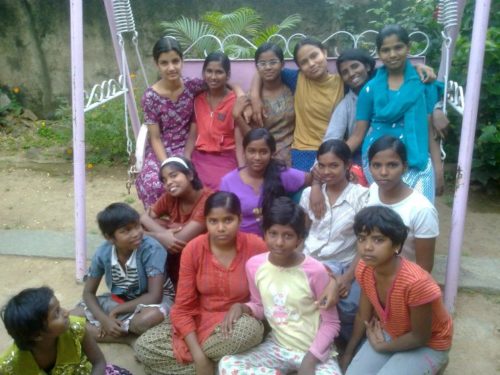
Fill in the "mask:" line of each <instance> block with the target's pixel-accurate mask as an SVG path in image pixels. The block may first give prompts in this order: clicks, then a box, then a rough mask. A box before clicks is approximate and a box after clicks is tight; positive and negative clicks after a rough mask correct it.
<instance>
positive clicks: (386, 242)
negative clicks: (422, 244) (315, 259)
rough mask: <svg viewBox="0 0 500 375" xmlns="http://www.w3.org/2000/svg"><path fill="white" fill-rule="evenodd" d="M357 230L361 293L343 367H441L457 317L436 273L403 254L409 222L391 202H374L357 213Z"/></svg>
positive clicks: (357, 370) (432, 370)
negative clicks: (449, 309)
mask: <svg viewBox="0 0 500 375" xmlns="http://www.w3.org/2000/svg"><path fill="white" fill-rule="evenodd" d="M354 232H355V233H356V236H357V238H358V243H357V248H358V253H359V255H360V257H361V260H360V261H359V263H358V266H357V268H356V280H358V281H359V284H360V285H361V299H360V302H359V310H358V314H357V315H356V321H355V323H354V332H353V334H352V337H351V340H350V341H349V344H348V345H347V348H346V351H345V353H344V355H343V356H342V358H341V365H342V367H343V369H344V370H345V368H346V367H347V366H348V365H349V363H350V365H349V367H348V369H347V373H346V375H375V374H379V375H382V374H409V375H424V374H436V373H438V371H439V370H440V369H442V368H443V367H444V366H446V363H447V362H448V351H449V349H450V346H451V338H452V333H453V332H452V331H453V323H452V320H451V317H450V315H449V314H448V312H447V311H446V308H445V306H444V304H443V301H442V299H441V290H440V289H439V286H438V285H437V284H436V282H435V281H434V280H433V278H432V276H431V275H429V273H427V272H425V271H424V270H423V269H422V268H420V267H419V266H418V265H416V264H415V263H412V262H410V261H408V260H406V259H405V258H402V257H400V256H399V254H400V253H401V249H402V247H403V243H404V242H405V238H406V234H407V228H406V225H405V224H404V223H403V221H402V220H401V218H400V217H399V215H398V214H397V213H395V212H394V211H393V210H391V209H390V208H388V207H383V206H373V207H366V208H364V209H363V210H362V211H361V212H359V213H358V214H357V215H356V218H355V220H354ZM365 332H366V336H367V338H368V340H367V341H365V343H364V344H363V345H362V347H361V349H360V350H359V352H358V353H357V354H356V356H355V357H354V359H352V358H353V356H354V350H355V348H356V346H357V345H358V344H359V343H360V341H361V339H362V338H363V336H364V334H365ZM351 360H352V362H351Z"/></svg>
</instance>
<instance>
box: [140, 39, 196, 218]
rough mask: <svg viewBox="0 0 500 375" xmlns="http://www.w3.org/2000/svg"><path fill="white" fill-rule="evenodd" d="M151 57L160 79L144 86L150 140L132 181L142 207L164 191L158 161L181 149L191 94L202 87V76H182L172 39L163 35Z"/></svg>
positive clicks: (179, 54)
mask: <svg viewBox="0 0 500 375" xmlns="http://www.w3.org/2000/svg"><path fill="white" fill-rule="evenodd" d="M153 58H154V60H155V63H156V66H157V68H158V72H159V75H160V80H159V81H157V82H156V83H155V84H153V85H152V86H151V87H149V88H147V89H146V91H145V92H144V95H143V97H142V102H141V104H142V110H143V112H144V123H145V124H147V125H148V132H149V142H148V144H147V146H146V151H145V158H144V166H143V168H142V171H141V173H140V174H139V176H138V177H137V180H136V182H135V184H136V188H137V193H138V195H139V198H140V200H141V201H142V202H143V204H144V207H145V208H147V207H149V206H151V205H152V204H153V203H155V202H156V201H157V200H158V198H159V197H160V195H161V194H162V193H163V192H164V189H163V184H162V183H161V181H160V180H159V177H158V176H159V175H158V173H159V170H160V163H161V162H163V161H164V160H165V159H167V157H170V156H174V155H182V154H183V152H184V146H185V145H186V140H187V136H188V133H189V125H190V123H191V117H192V115H193V101H194V97H195V96H196V94H198V93H199V92H200V91H202V89H203V80H201V79H199V78H194V79H191V78H184V77H182V64H183V60H182V51H181V47H180V45H179V43H178V42H177V41H176V40H175V39H172V38H166V37H165V38H161V39H160V40H158V41H157V42H156V44H155V45H154V47H153Z"/></svg>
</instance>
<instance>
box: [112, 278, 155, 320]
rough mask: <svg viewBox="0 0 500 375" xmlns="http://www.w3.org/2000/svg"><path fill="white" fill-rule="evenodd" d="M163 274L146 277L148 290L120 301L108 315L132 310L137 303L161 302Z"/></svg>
mask: <svg viewBox="0 0 500 375" xmlns="http://www.w3.org/2000/svg"><path fill="white" fill-rule="evenodd" d="M163 281H164V275H163V274H159V275H156V276H152V277H148V291H147V292H146V293H144V294H142V295H141V296H139V297H138V298H136V299H133V300H130V301H127V302H125V303H121V304H119V305H118V306H116V307H115V308H114V309H113V310H111V311H110V313H109V316H110V317H112V318H116V316H117V315H119V314H123V313H127V312H133V311H134V310H135V308H136V307H137V305H140V304H143V305H156V304H159V303H160V302H161V299H162V293H163Z"/></svg>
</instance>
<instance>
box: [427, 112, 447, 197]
mask: <svg viewBox="0 0 500 375" xmlns="http://www.w3.org/2000/svg"><path fill="white" fill-rule="evenodd" d="M428 128H429V152H430V154H431V160H432V166H433V167H434V175H435V178H436V195H438V196H439V195H442V194H443V192H444V170H443V163H442V162H441V149H440V147H439V138H438V137H436V130H435V129H434V127H433V126H432V119H431V118H430V116H429V121H428Z"/></svg>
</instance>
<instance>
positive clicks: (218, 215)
mask: <svg viewBox="0 0 500 375" xmlns="http://www.w3.org/2000/svg"><path fill="white" fill-rule="evenodd" d="M206 223H207V231H208V235H209V236H210V241H211V242H213V243H215V244H217V245H229V244H233V243H235V241H236V234H237V233H238V229H239V228H240V217H239V216H238V215H235V214H232V213H231V212H229V211H228V210H227V209H225V208H224V207H217V208H212V209H211V210H210V213H209V214H208V215H207V217H206Z"/></svg>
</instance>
